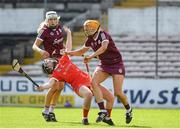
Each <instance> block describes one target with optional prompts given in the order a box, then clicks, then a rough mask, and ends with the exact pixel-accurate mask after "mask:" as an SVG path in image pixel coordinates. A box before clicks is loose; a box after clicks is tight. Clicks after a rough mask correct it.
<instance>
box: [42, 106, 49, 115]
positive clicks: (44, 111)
mask: <svg viewBox="0 0 180 129" xmlns="http://www.w3.org/2000/svg"><path fill="white" fill-rule="evenodd" d="M43 113H45V114H49V107H47V106H44V110H43Z"/></svg>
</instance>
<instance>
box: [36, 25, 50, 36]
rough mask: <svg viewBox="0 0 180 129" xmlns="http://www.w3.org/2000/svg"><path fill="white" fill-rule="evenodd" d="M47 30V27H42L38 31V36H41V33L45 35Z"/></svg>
mask: <svg viewBox="0 0 180 129" xmlns="http://www.w3.org/2000/svg"><path fill="white" fill-rule="evenodd" d="M47 30H48V27H47V26H46V25H44V26H42V27H41V28H40V29H39V30H38V34H39V35H41V34H43V33H46V32H47Z"/></svg>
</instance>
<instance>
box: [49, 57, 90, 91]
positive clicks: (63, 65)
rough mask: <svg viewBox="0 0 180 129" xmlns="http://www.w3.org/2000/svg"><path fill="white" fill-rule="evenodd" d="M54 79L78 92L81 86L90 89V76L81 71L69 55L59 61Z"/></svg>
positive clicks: (53, 74)
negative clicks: (65, 83)
mask: <svg viewBox="0 0 180 129" xmlns="http://www.w3.org/2000/svg"><path fill="white" fill-rule="evenodd" d="M52 77H53V78H55V79H57V80H59V81H65V82H67V83H69V84H70V85H71V86H72V88H73V89H74V90H75V91H76V90H77V89H79V87H80V86H82V85H84V86H89V87H90V83H91V80H90V76H89V75H88V74H87V73H85V72H83V71H81V70H80V69H79V68H78V67H77V66H76V65H75V64H73V63H72V61H71V60H70V59H69V57H68V56H67V55H64V56H62V57H61V58H60V59H59V63H58V65H57V66H56V68H55V69H54V71H53V73H52Z"/></svg>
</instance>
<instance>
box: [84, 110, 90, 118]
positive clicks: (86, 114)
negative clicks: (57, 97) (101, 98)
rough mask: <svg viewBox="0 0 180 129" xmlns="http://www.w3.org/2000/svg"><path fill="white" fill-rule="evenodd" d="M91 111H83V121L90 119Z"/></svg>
mask: <svg viewBox="0 0 180 129" xmlns="http://www.w3.org/2000/svg"><path fill="white" fill-rule="evenodd" d="M88 113H89V109H83V119H87V118H88Z"/></svg>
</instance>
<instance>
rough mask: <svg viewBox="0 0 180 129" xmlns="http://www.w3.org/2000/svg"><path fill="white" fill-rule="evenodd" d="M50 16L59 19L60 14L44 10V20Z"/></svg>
mask: <svg viewBox="0 0 180 129" xmlns="http://www.w3.org/2000/svg"><path fill="white" fill-rule="evenodd" d="M51 18H57V19H58V20H59V19H60V16H58V15H57V12H55V11H48V12H46V20H49V19H51Z"/></svg>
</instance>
